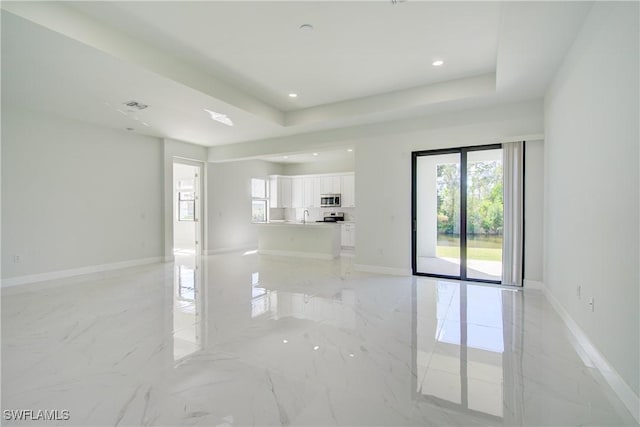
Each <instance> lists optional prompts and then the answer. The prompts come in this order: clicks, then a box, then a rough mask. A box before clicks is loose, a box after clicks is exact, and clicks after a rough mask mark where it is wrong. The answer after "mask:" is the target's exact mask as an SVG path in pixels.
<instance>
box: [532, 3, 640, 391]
mask: <svg viewBox="0 0 640 427" xmlns="http://www.w3.org/2000/svg"><path fill="white" fill-rule="evenodd" d="M638 13H639V11H638V3H635V2H634V3H631V2H630V3H596V5H594V7H593V9H592V11H591V13H590V15H589V17H588V18H587V21H586V22H585V25H584V27H583V30H582V32H581V33H580V35H579V36H578V38H577V40H576V42H575V44H574V46H573V47H572V49H571V51H570V53H569V55H568V57H567V58H566V60H565V62H564V64H563V66H562V68H561V69H560V71H559V72H558V74H557V76H556V78H555V79H554V82H553V84H552V86H551V88H550V90H549V91H548V93H547V96H546V99H545V133H546V137H545V168H546V173H545V196H546V200H545V216H544V225H545V246H546V247H545V260H546V262H545V272H544V280H545V285H546V286H547V288H548V289H549V291H550V292H551V294H552V295H553V296H554V297H555V298H556V299H557V301H558V302H559V303H560V305H561V306H562V307H563V308H564V309H565V310H566V311H567V312H568V314H569V315H570V316H571V317H572V318H573V319H574V320H575V322H576V323H577V324H578V325H579V326H580V327H581V328H582V329H583V330H584V331H585V333H586V334H587V335H588V336H589V339H590V340H591V341H592V343H593V344H594V345H595V346H596V347H597V348H598V349H599V351H600V352H601V353H602V354H603V355H604V356H605V357H606V358H607V359H608V361H609V363H610V364H611V365H612V366H613V367H614V368H615V369H616V370H617V371H618V373H619V374H620V375H621V376H622V378H623V379H624V380H625V381H626V382H627V384H628V385H629V386H630V388H631V389H632V390H633V392H634V393H635V394H636V395H638V390H639V380H638V377H639V375H640V374H639V363H638V360H640V352H639V349H638V348H639V346H640V343H639V337H640V331H639V325H640V316H639V314H638V313H639V312H640V309H639V291H638V288H639V283H640V275H639V272H638V268H639V265H640V263H639V254H640V252H639V247H638V246H639V243H638V241H639V235H638V233H639V212H638V211H639V209H638V202H639V197H638V192H639V185H638V178H639V176H638V163H639V161H638V156H639V150H638V141H639V137H640V135H639V131H638V120H639V114H640V109H639V107H638V93H639V90H640V87H639V84H638V75H639V69H638V62H639V53H638V52H639V49H640V46H639V42H638V36H639V23H638ZM578 285H580V286H582V298H581V299H580V298H578V297H577V295H576V287H577V286H578ZM589 297H594V298H595V307H594V311H593V312H591V311H590V309H589V307H588V304H587V299H588V298H589Z"/></svg>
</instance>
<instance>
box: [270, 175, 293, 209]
mask: <svg viewBox="0 0 640 427" xmlns="http://www.w3.org/2000/svg"><path fill="white" fill-rule="evenodd" d="M269 207H271V208H290V207H291V178H289V177H288V176H278V175H272V176H270V177H269Z"/></svg>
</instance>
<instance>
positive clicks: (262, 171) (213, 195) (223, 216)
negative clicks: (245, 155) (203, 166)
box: [207, 160, 282, 253]
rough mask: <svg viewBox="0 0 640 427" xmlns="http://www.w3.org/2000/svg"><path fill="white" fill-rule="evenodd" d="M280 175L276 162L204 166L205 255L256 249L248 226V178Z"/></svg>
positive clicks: (254, 235) (253, 229)
mask: <svg viewBox="0 0 640 427" xmlns="http://www.w3.org/2000/svg"><path fill="white" fill-rule="evenodd" d="M281 173H282V166H281V165H280V164H279V163H271V162H265V161H262V160H245V161H238V162H228V163H209V164H208V165H207V177H208V178H207V188H208V190H207V195H208V211H209V215H208V220H209V221H208V222H209V226H208V234H207V236H208V241H209V253H216V252H222V251H228V250H235V249H242V248H247V247H255V248H257V247H258V233H257V229H256V227H255V226H254V224H252V223H251V178H265V179H267V177H268V176H269V175H275V174H281Z"/></svg>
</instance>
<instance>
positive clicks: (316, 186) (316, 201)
mask: <svg viewBox="0 0 640 427" xmlns="http://www.w3.org/2000/svg"><path fill="white" fill-rule="evenodd" d="M302 183H303V184H302V185H303V187H304V207H305V208H319V207H320V178H318V177H314V176H305V177H303V179H302Z"/></svg>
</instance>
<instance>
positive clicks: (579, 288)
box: [576, 285, 582, 299]
mask: <svg viewBox="0 0 640 427" xmlns="http://www.w3.org/2000/svg"><path fill="white" fill-rule="evenodd" d="M581 293H582V286H580V285H578V286H577V288H576V296H577V297H578V299H580V297H581Z"/></svg>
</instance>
